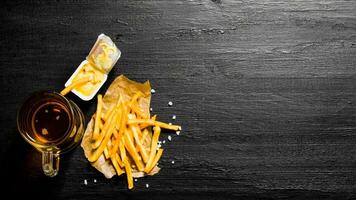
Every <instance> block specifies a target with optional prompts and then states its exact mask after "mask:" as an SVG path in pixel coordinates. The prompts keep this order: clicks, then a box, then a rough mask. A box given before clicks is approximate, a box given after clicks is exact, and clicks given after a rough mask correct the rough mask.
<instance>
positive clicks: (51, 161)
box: [42, 150, 59, 177]
mask: <svg viewBox="0 0 356 200" xmlns="http://www.w3.org/2000/svg"><path fill="white" fill-rule="evenodd" d="M42 169H43V173H44V174H45V175H46V176H49V177H54V176H56V175H57V174H58V170H59V153H53V151H51V150H45V151H43V152H42Z"/></svg>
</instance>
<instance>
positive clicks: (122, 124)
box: [111, 102, 127, 154]
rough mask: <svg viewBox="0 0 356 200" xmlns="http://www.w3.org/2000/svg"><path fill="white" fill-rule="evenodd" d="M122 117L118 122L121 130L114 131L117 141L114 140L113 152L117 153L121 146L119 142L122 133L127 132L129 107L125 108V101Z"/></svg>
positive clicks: (122, 103) (122, 104)
mask: <svg viewBox="0 0 356 200" xmlns="http://www.w3.org/2000/svg"><path fill="white" fill-rule="evenodd" d="M121 106H122V107H121V108H122V109H121V118H120V120H118V123H119V124H120V126H119V132H117V130H116V131H115V132H114V134H115V138H116V139H115V141H114V146H113V148H112V150H111V151H112V152H111V154H113V153H115V152H116V151H117V149H118V147H119V142H120V140H121V138H122V135H123V133H124V132H125V130H126V121H127V115H126V112H127V109H126V108H125V104H124V102H121Z"/></svg>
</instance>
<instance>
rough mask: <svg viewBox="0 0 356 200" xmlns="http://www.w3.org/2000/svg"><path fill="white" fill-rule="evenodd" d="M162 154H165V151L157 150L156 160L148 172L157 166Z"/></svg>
mask: <svg viewBox="0 0 356 200" xmlns="http://www.w3.org/2000/svg"><path fill="white" fill-rule="evenodd" d="M162 153H163V149H158V150H157V153H156V155H155V158H154V159H153V162H152V163H151V166H150V167H149V168H148V170H147V171H148V172H150V171H151V170H152V169H153V168H154V167H155V166H156V165H157V162H158V160H159V159H160V158H161V156H162Z"/></svg>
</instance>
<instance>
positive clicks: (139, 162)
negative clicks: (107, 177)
mask: <svg viewBox="0 0 356 200" xmlns="http://www.w3.org/2000/svg"><path fill="white" fill-rule="evenodd" d="M124 145H125V147H126V149H127V151H128V152H129V154H130V155H131V157H132V159H133V160H134V162H135V163H136V166H137V168H138V170H139V171H143V170H144V167H143V163H142V160H141V157H140V156H139V154H138V153H137V151H136V149H135V146H134V144H133V141H132V140H131V136H130V131H129V130H127V129H126V132H125V135H124ZM125 165H126V164H125Z"/></svg>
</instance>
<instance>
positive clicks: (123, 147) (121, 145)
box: [119, 139, 126, 165]
mask: <svg viewBox="0 0 356 200" xmlns="http://www.w3.org/2000/svg"><path fill="white" fill-rule="evenodd" d="M119 149H120V157H121V160H122V161H123V160H125V159H126V150H125V146H124V143H123V139H121V140H120V142H119ZM123 165H125V163H123Z"/></svg>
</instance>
